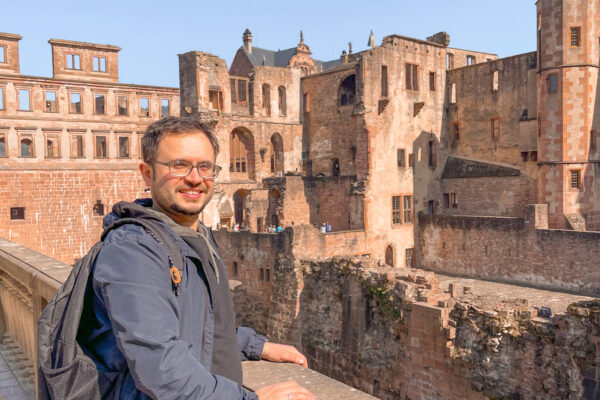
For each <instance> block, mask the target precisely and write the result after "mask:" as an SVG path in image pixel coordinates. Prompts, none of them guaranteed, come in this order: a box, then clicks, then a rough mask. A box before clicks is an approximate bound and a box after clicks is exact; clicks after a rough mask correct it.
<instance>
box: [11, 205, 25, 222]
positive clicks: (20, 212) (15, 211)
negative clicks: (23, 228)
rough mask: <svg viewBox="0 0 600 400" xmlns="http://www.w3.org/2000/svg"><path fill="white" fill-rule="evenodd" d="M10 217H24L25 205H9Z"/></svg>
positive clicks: (13, 218)
mask: <svg viewBox="0 0 600 400" xmlns="http://www.w3.org/2000/svg"><path fill="white" fill-rule="evenodd" d="M10 219H12V220H15V219H25V207H11V208H10Z"/></svg>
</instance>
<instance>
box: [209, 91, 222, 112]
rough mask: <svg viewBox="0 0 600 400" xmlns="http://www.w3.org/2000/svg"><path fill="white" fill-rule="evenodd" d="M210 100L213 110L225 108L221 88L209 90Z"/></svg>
mask: <svg viewBox="0 0 600 400" xmlns="http://www.w3.org/2000/svg"><path fill="white" fill-rule="evenodd" d="M208 101H209V103H210V108H211V110H217V111H221V110H223V92H221V91H220V90H209V91H208Z"/></svg>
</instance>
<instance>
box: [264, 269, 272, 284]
mask: <svg viewBox="0 0 600 400" xmlns="http://www.w3.org/2000/svg"><path fill="white" fill-rule="evenodd" d="M265 281H267V282H271V270H270V269H268V268H265Z"/></svg>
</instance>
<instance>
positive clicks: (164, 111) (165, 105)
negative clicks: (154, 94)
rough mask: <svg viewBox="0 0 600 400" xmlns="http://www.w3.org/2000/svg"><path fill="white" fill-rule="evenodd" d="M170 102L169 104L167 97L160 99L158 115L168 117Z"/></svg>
mask: <svg viewBox="0 0 600 400" xmlns="http://www.w3.org/2000/svg"><path fill="white" fill-rule="evenodd" d="M170 109H171V107H170V104H169V99H161V100H160V116H161V118H162V117H168V116H169V115H170V114H171V113H170Z"/></svg>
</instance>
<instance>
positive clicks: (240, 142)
mask: <svg viewBox="0 0 600 400" xmlns="http://www.w3.org/2000/svg"><path fill="white" fill-rule="evenodd" d="M254 162H255V160H254V139H253V137H252V133H251V132H250V131H248V130H246V129H245V128H236V129H234V130H233V131H232V132H231V136H230V138H229V172H231V174H232V177H234V178H242V179H254V178H255V177H254V166H255V164H254Z"/></svg>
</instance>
